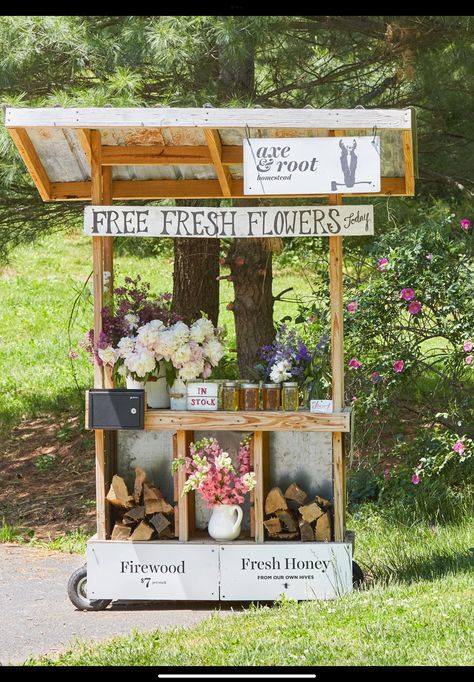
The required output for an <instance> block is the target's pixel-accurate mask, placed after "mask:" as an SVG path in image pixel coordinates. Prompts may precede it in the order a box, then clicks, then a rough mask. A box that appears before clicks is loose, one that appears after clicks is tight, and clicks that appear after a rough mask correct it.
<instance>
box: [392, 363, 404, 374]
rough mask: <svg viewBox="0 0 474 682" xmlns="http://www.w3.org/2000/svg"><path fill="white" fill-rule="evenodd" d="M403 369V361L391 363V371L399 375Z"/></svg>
mask: <svg viewBox="0 0 474 682" xmlns="http://www.w3.org/2000/svg"><path fill="white" fill-rule="evenodd" d="M404 368H405V363H404V361H403V360H395V362H394V363H393V371H394V372H398V373H399V374H400V372H403V370H404Z"/></svg>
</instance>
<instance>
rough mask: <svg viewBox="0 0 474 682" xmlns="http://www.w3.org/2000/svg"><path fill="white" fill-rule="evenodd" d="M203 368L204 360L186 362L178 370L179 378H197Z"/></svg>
mask: <svg viewBox="0 0 474 682" xmlns="http://www.w3.org/2000/svg"><path fill="white" fill-rule="evenodd" d="M203 370H204V360H195V361H194V362H187V363H186V364H184V365H183V366H182V367H181V368H180V370H179V378H180V379H182V380H183V381H191V380H192V379H197V378H198V376H200V375H201V374H202V372H203Z"/></svg>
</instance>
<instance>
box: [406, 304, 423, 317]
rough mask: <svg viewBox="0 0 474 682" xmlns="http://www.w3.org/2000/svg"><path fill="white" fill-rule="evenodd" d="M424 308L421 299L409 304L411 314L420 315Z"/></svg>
mask: <svg viewBox="0 0 474 682" xmlns="http://www.w3.org/2000/svg"><path fill="white" fill-rule="evenodd" d="M421 308H422V305H421V303H420V301H412V302H411V303H410V305H409V306H408V312H409V313H410V315H418V313H419V312H420V310H421Z"/></svg>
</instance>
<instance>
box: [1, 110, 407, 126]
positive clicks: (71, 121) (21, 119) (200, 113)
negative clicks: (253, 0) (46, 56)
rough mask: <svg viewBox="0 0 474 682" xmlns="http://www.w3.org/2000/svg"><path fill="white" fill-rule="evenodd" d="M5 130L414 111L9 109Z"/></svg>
mask: <svg viewBox="0 0 474 682" xmlns="http://www.w3.org/2000/svg"><path fill="white" fill-rule="evenodd" d="M5 125H6V126H7V127H20V128H24V127H27V126H31V127H48V126H59V127H67V128H133V127H138V128H142V129H143V128H180V127H186V128H187V127H194V126H195V127H198V128H245V127H246V126H248V127H249V128H327V129H334V128H350V129H352V128H353V129H367V128H372V127H373V126H374V125H376V126H377V128H379V129H380V128H388V129H404V128H407V129H409V128H410V127H411V111H410V109H270V108H269V109H263V108H262V109H238V108H228V109H224V108H222V109H218V108H196V107H187V108H181V109H179V108H165V107H163V108H162V107H156V108H152V107H150V108H138V107H136V108H135V107H134V108H131V107H129V108H125V107H124V108H119V107H104V108H100V107H94V108H76V107H67V108H61V107H29V108H28V107H8V108H7V109H6V112H5Z"/></svg>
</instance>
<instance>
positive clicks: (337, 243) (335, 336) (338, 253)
mask: <svg viewBox="0 0 474 682" xmlns="http://www.w3.org/2000/svg"><path fill="white" fill-rule="evenodd" d="M329 204H330V205H335V206H338V205H341V204H342V197H341V196H340V195H338V194H333V195H330V197H329ZM329 276H330V285H329V286H330V299H331V365H332V400H333V409H334V411H337V410H341V409H342V408H343V407H344V326H343V315H344V311H343V304H342V237H329ZM332 462H333V485H334V539H335V540H336V542H337V541H342V540H344V535H345V524H346V496H345V488H346V484H345V480H346V472H345V459H344V435H343V434H342V433H339V432H335V433H333V434H332Z"/></svg>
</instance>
